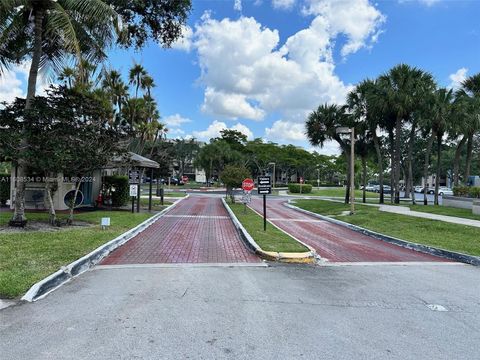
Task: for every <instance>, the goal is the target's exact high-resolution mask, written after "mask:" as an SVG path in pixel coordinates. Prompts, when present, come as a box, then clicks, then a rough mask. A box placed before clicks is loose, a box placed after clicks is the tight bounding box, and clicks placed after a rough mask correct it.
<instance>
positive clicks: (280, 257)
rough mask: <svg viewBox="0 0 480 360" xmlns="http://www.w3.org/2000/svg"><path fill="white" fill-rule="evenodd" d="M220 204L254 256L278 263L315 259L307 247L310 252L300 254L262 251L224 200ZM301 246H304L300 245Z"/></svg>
mask: <svg viewBox="0 0 480 360" xmlns="http://www.w3.org/2000/svg"><path fill="white" fill-rule="evenodd" d="M222 203H223V206H224V207H225V209H226V210H227V212H228V215H229V216H230V218H231V219H232V221H233V224H234V225H235V227H236V228H237V231H238V232H239V233H240V237H241V238H242V239H243V241H244V242H245V243H246V245H247V247H248V248H249V249H250V250H252V251H253V252H254V253H255V254H257V255H258V256H260V257H261V258H262V259H265V260H271V261H280V262H287V263H313V262H315V259H316V257H317V254H316V253H315V250H313V249H311V248H310V247H309V246H307V247H308V248H309V249H311V250H310V251H307V252H302V253H291V252H276V251H265V250H263V249H262V248H261V247H260V246H259V245H258V244H257V242H256V241H255V240H254V239H253V237H252V236H251V235H250V234H249V233H248V231H247V230H246V229H245V227H244V226H243V225H242V224H241V223H240V221H239V220H238V218H237V216H236V215H235V213H234V212H233V211H232V209H230V207H229V206H228V204H227V202H226V201H225V199H224V198H223V197H222ZM302 245H305V244H303V243H302Z"/></svg>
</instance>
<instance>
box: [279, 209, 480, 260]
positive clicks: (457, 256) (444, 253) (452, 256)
mask: <svg viewBox="0 0 480 360" xmlns="http://www.w3.org/2000/svg"><path fill="white" fill-rule="evenodd" d="M291 201H292V200H288V204H284V205H285V206H286V207H288V208H291V209H294V210H297V211H300V212H302V213H304V214H308V215H311V216H314V217H316V218H319V219H322V220H325V221H328V222H331V223H333V224H337V225H340V226H344V227H346V228H349V229H350V230H353V231H356V232H359V233H361V234H364V235H368V236H371V237H373V238H375V239H378V240H382V241H385V242H388V243H390V244H394V245H398V246H401V247H404V248H407V249H410V250H415V251H418V252H422V253H426V254H430V255H434V256H438V257H442V258H445V259H449V260H453V261H458V262H462V263H465V264H470V265H474V266H480V257H477V256H473V255H467V254H462V253H458V252H454V251H449V250H444V249H439V248H435V247H432V246H428V245H422V244H417V243H413V242H410V241H406V240H401V239H398V238H395V237H392V236H388V235H384V234H380V233H377V232H375V231H372V230H367V229H365V228H362V227H360V226H357V225H353V224H349V223H346V222H344V221H340V220H337V219H332V218H330V217H328V216H324V215H320V214H317V213H314V212H311V211H308V210H305V209H301V208H299V207H298V206H294V205H292V204H291Z"/></svg>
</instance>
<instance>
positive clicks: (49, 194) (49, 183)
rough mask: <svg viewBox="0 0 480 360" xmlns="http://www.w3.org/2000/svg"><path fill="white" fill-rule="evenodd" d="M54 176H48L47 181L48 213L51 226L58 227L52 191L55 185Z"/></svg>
mask: <svg viewBox="0 0 480 360" xmlns="http://www.w3.org/2000/svg"><path fill="white" fill-rule="evenodd" d="M51 178H52V174H48V175H47V181H45V193H46V195H47V201H48V213H49V222H50V225H56V223H57V214H56V212H55V205H54V204H53V198H52V189H53V185H54V183H53V182H52V181H51Z"/></svg>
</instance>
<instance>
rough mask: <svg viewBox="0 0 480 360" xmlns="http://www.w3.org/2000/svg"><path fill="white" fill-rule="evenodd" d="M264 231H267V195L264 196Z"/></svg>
mask: <svg viewBox="0 0 480 360" xmlns="http://www.w3.org/2000/svg"><path fill="white" fill-rule="evenodd" d="M263 231H267V195H263Z"/></svg>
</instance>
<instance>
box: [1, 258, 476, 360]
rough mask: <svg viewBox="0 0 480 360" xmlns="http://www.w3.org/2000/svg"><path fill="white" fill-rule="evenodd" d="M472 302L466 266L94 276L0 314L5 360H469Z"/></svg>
mask: <svg viewBox="0 0 480 360" xmlns="http://www.w3.org/2000/svg"><path fill="white" fill-rule="evenodd" d="M172 266H173V265H172ZM479 299H480V269H478V268H475V267H472V266H467V265H461V264H423V265H420V264H410V265H405V266H403V265H374V266H358V265H357V266H329V267H321V266H312V265H309V266H307V265H304V266H300V265H298V266H297V265H276V266H273V267H268V268H265V267H196V266H195V265H183V266H180V267H179V266H176V267H175V266H173V267H170V268H165V267H164V268H161V267H160V268H159V267H156V268H135V267H130V268H129V267H127V268H111V267H110V268H103V269H102V268H97V269H96V270H93V271H90V272H88V273H86V274H84V275H82V276H81V277H79V278H78V279H75V280H74V281H72V282H70V283H68V284H67V285H65V286H63V287H62V288H60V289H59V290H57V291H56V292H54V293H52V294H50V295H49V296H48V297H46V298H45V299H43V300H41V301H39V302H37V303H30V304H22V305H19V306H13V307H9V308H7V309H4V310H2V311H0V354H1V355H0V357H1V358H2V359H8V360H11V359H12V360H14V359H30V358H35V359H320V358H323V359H449V360H451V359H468V358H470V359H473V358H478V344H479V342H480V300H479ZM438 310H445V311H438Z"/></svg>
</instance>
